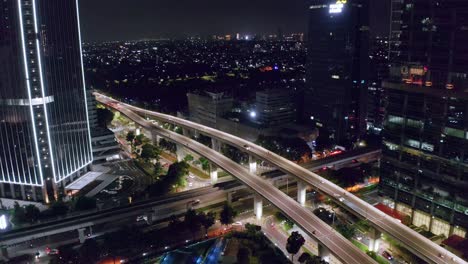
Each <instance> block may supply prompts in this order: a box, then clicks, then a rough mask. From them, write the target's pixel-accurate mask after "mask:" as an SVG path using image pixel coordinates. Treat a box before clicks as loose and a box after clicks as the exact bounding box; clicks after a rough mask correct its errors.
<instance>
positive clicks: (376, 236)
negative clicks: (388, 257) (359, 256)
mask: <svg viewBox="0 0 468 264" xmlns="http://www.w3.org/2000/svg"><path fill="white" fill-rule="evenodd" d="M368 235H369V250H370V251H374V252H378V251H379V248H380V236H381V235H382V233H381V232H379V231H378V230H376V229H375V228H371V230H369V232H368Z"/></svg>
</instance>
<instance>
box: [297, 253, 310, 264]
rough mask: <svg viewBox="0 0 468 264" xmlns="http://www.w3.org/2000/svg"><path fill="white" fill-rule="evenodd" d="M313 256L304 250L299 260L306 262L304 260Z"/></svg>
mask: <svg viewBox="0 0 468 264" xmlns="http://www.w3.org/2000/svg"><path fill="white" fill-rule="evenodd" d="M311 258H312V256H311V255H310V254H309V253H307V252H304V253H302V254H301V255H300V256H299V258H298V259H297V261H299V262H300V263H304V262H306V261H308V260H309V259H311Z"/></svg>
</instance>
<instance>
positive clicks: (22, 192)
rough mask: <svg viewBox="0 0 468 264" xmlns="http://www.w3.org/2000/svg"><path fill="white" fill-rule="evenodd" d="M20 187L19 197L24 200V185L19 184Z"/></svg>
mask: <svg viewBox="0 0 468 264" xmlns="http://www.w3.org/2000/svg"><path fill="white" fill-rule="evenodd" d="M20 189H21V198H22V199H23V200H26V191H25V190H24V185H22V184H21V185H20Z"/></svg>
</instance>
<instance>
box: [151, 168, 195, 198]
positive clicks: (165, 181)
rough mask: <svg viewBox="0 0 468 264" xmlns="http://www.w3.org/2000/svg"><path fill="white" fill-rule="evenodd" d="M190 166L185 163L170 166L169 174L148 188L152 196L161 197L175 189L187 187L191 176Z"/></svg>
mask: <svg viewBox="0 0 468 264" xmlns="http://www.w3.org/2000/svg"><path fill="white" fill-rule="evenodd" d="M189 168H190V165H189V164H188V163H187V162H185V161H180V162H175V163H173V164H171V165H170V166H169V169H168V171H167V174H166V175H165V176H162V177H161V179H160V180H158V181H157V182H155V183H153V184H151V185H149V186H148V188H147V192H148V193H149V195H150V196H153V197H155V196H161V195H164V194H166V193H168V192H170V191H172V190H173V189H177V188H179V187H183V186H185V185H186V176H187V175H188V174H189Z"/></svg>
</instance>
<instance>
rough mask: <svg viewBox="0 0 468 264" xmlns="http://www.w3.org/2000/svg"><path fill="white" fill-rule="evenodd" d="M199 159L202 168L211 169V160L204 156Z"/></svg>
mask: <svg viewBox="0 0 468 264" xmlns="http://www.w3.org/2000/svg"><path fill="white" fill-rule="evenodd" d="M198 161H199V162H200V164H201V167H202V170H204V171H209V170H210V161H209V160H207V159H206V158H204V157H200V158H199V159H198Z"/></svg>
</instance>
